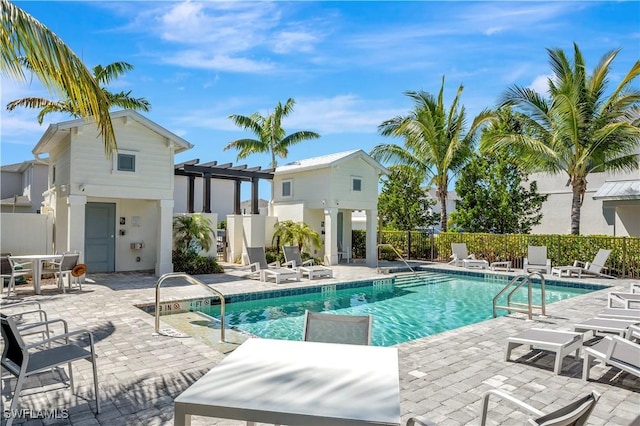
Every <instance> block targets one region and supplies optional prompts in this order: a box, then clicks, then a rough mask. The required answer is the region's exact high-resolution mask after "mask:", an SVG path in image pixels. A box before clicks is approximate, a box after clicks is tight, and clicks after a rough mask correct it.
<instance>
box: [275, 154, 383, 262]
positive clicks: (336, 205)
mask: <svg viewBox="0 0 640 426" xmlns="http://www.w3.org/2000/svg"><path fill="white" fill-rule="evenodd" d="M383 174H388V171H387V169H385V168H384V167H383V166H382V165H381V164H380V163H378V162H377V161H376V160H374V159H373V158H371V157H370V156H369V155H368V154H366V153H365V152H364V151H362V150H355V151H347V152H339V153H336V154H330V155H324V156H321V157H314V158H308V159H305V160H300V161H295V162H292V163H288V164H285V165H283V166H280V167H278V168H276V170H275V174H274V177H273V194H274V195H273V197H274V198H273V200H272V206H271V212H270V215H271V216H276V217H277V218H278V220H287V219H290V220H293V221H294V222H305V223H306V224H308V225H309V226H310V227H311V228H312V229H314V230H316V231H317V232H318V233H319V234H321V236H322V238H323V241H324V248H323V250H317V251H316V253H314V255H315V256H319V257H322V256H326V257H328V259H329V262H330V263H331V264H335V263H337V262H338V260H339V253H341V254H342V253H345V255H346V256H349V253H346V251H347V250H348V247H351V244H352V241H351V230H352V229H353V226H352V212H354V211H362V212H364V214H365V217H366V219H365V223H366V225H365V229H366V231H367V251H366V257H367V263H368V264H369V265H370V266H375V260H376V229H377V216H378V206H377V204H378V182H379V180H380V176H381V175H383Z"/></svg>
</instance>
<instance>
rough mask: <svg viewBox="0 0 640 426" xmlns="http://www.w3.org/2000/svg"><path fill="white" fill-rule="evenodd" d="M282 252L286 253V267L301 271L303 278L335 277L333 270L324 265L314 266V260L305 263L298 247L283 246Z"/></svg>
mask: <svg viewBox="0 0 640 426" xmlns="http://www.w3.org/2000/svg"><path fill="white" fill-rule="evenodd" d="M282 251H283V252H284V259H285V263H284V265H285V266H287V265H288V266H290V267H292V268H293V269H297V270H299V271H300V274H301V275H302V276H304V275H307V276H308V277H309V279H310V280H312V279H313V278H315V277H327V278H332V277H333V269H331V268H328V267H326V266H323V265H314V264H313V263H314V262H313V259H309V260H307V261H305V262H303V261H302V256H301V255H300V249H299V248H298V246H283V247H282Z"/></svg>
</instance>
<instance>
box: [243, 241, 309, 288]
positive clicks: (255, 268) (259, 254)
mask: <svg viewBox="0 0 640 426" xmlns="http://www.w3.org/2000/svg"><path fill="white" fill-rule="evenodd" d="M246 250H247V253H246V256H247V261H248V262H247V263H248V264H249V268H250V269H251V272H250V273H249V276H253V275H259V277H260V281H265V282H266V281H268V279H269V278H273V279H274V281H275V282H276V284H280V282H281V281H282V280H295V281H300V271H298V270H293V269H289V268H282V267H280V263H279V262H272V263H267V255H266V253H265V251H264V247H247V248H246Z"/></svg>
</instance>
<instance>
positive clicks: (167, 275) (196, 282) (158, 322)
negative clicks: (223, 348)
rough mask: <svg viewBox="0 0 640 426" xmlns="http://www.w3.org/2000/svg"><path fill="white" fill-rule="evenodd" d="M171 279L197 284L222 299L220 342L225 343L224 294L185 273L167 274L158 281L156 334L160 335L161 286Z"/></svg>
mask: <svg viewBox="0 0 640 426" xmlns="http://www.w3.org/2000/svg"><path fill="white" fill-rule="evenodd" d="M169 278H184V279H186V280H187V281H188V282H189V283H191V284H196V285H199V286H201V287H204V288H206V289H207V290H208V291H210V292H211V293H213V294H214V295H216V296H218V297H219V298H220V341H221V342H224V341H225V335H224V315H225V313H224V303H225V300H224V294H222V293H220V292H219V291H218V290H216V289H215V288H213V287H209V286H208V285H206V284H205V283H203V282H202V281H199V280H197V279H196V278H194V277H192V276H191V275H189V274H186V273H184V272H169V273H167V274H164V275H162V276H161V277H160V278H159V279H158V282H157V283H156V311H155V317H156V318H155V319H156V324H155V334H160V286H161V285H162V283H163V282H164V281H165V280H167V279H169Z"/></svg>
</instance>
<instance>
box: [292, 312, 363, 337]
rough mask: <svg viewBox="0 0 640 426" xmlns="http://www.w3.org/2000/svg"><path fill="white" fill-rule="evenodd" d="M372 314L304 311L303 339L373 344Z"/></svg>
mask: <svg viewBox="0 0 640 426" xmlns="http://www.w3.org/2000/svg"><path fill="white" fill-rule="evenodd" d="M371 323H372V317H371V315H333V314H320V313H315V312H310V311H308V310H307V311H305V313H304V330H303V333H302V340H303V341H305V342H324V343H348V344H353V345H370V344H371Z"/></svg>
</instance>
